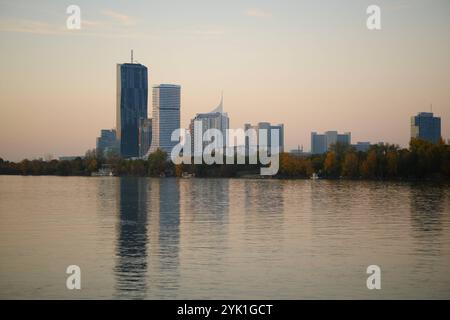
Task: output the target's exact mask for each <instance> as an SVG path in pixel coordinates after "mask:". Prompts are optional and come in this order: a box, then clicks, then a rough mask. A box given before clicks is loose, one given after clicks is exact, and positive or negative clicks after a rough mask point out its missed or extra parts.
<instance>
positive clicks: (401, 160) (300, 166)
mask: <svg viewBox="0 0 450 320" xmlns="http://www.w3.org/2000/svg"><path fill="white" fill-rule="evenodd" d="M223 160H224V159H223ZM277 160H278V164H277V166H278V171H276V172H277V174H276V175H274V176H261V175H260V169H261V168H262V167H263V166H262V165H261V164H249V159H248V158H246V159H245V161H244V164H236V162H237V161H234V162H233V164H226V161H223V164H217V163H216V164H211V165H208V164H204V163H203V164H184V163H183V164H177V165H175V164H174V163H172V161H170V160H169V159H168V155H167V154H166V153H165V152H164V151H162V150H160V149H158V150H156V151H155V152H153V153H152V154H150V155H149V157H148V159H147V160H143V159H122V158H120V157H118V156H110V157H108V158H103V157H100V156H97V155H96V153H95V151H91V152H88V153H87V154H86V156H85V157H77V158H75V159H72V160H50V161H44V160H42V159H38V160H28V159H25V160H22V161H20V162H10V161H5V160H3V159H2V158H0V175H35V176H39V175H49V176H50V175H55V176H92V175H97V176H142V177H146V176H147V177H180V178H193V177H196V178H249V179H310V178H313V179H319V180H320V179H327V180H337V179H346V180H380V181H387V180H390V181H428V180H429V181H448V180H450V145H448V144H445V143H444V142H443V141H440V143H438V144H432V143H430V142H427V141H424V140H420V139H412V140H411V142H410V146H409V148H408V149H406V148H405V149H400V148H399V147H398V146H396V145H390V144H383V143H380V144H377V145H373V146H371V148H370V149H369V150H368V151H366V152H362V151H356V150H355V149H353V148H352V147H350V146H349V145H341V144H339V143H338V144H336V145H332V147H331V148H330V150H329V151H328V152H326V153H324V154H318V155H311V156H306V157H305V156H296V155H293V154H290V153H281V154H280V155H279V157H278V158H277ZM192 163H193V161H192ZM272 165H273V164H271V166H272Z"/></svg>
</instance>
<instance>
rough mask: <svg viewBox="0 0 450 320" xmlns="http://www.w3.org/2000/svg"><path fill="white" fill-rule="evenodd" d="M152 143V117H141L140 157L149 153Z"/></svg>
mask: <svg viewBox="0 0 450 320" xmlns="http://www.w3.org/2000/svg"><path fill="white" fill-rule="evenodd" d="M151 143H152V119H139V157H143V156H145V155H146V154H147V152H148V150H149V148H150V146H151Z"/></svg>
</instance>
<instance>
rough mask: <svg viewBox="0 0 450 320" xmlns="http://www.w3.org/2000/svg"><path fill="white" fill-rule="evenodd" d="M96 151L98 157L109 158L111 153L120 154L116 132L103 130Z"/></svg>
mask: <svg viewBox="0 0 450 320" xmlns="http://www.w3.org/2000/svg"><path fill="white" fill-rule="evenodd" d="M96 151H97V155H98V156H101V157H103V156H107V155H108V154H109V153H112V152H114V153H116V152H118V143H117V138H116V130H114V129H111V130H107V129H102V130H101V131H100V137H98V138H97V144H96Z"/></svg>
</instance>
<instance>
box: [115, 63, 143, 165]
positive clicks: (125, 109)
mask: <svg viewBox="0 0 450 320" xmlns="http://www.w3.org/2000/svg"><path fill="white" fill-rule="evenodd" d="M147 100H148V79H147V67H145V66H143V65H141V64H135V63H124V64H118V65H117V115H116V118H117V119H116V120H117V123H116V128H117V138H118V140H119V141H120V155H121V156H122V157H124V158H130V157H138V156H139V121H140V119H147Z"/></svg>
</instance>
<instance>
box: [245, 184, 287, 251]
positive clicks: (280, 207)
mask: <svg viewBox="0 0 450 320" xmlns="http://www.w3.org/2000/svg"><path fill="white" fill-rule="evenodd" d="M243 187H244V195H245V198H244V206H245V208H244V210H245V228H246V233H247V234H249V235H250V237H251V238H253V239H257V240H256V241H257V242H258V243H256V244H255V245H258V246H261V247H265V246H267V247H268V248H269V247H270V248H273V249H274V250H275V251H277V250H279V249H280V247H281V246H282V241H283V222H284V195H283V193H284V188H285V181H281V180H274V181H271V180H245V181H244V184H243ZM267 243H270V245H267ZM266 253H267V254H272V253H270V252H266ZM264 256H265V253H262V257H264Z"/></svg>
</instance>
